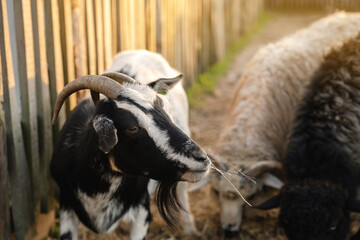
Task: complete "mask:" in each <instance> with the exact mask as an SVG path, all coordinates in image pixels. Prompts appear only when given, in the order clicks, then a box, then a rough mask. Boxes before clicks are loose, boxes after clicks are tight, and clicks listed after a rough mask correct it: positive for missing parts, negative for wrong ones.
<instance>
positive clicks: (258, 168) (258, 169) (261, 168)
mask: <svg viewBox="0 0 360 240" xmlns="http://www.w3.org/2000/svg"><path fill="white" fill-rule="evenodd" d="M270 170H282V165H281V163H280V162H277V161H270V160H269V161H267V160H266V161H261V162H258V163H256V164H254V165H253V166H251V167H250V168H248V169H247V170H246V171H245V173H246V174H247V175H249V176H252V177H257V176H259V175H260V174H262V173H265V172H268V171H270Z"/></svg>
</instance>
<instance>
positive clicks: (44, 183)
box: [31, 0, 53, 213]
mask: <svg viewBox="0 0 360 240" xmlns="http://www.w3.org/2000/svg"><path fill="white" fill-rule="evenodd" d="M31 13H32V19H33V36H34V56H35V57H34V61H35V62H34V63H35V79H36V89H37V94H36V95H37V110H38V126H39V155H40V166H39V181H40V183H41V184H39V189H40V198H41V212H43V213H47V212H49V210H50V209H51V208H52V205H53V204H52V196H53V189H52V182H51V180H50V174H49V163H50V159H51V154H52V149H53V144H52V131H51V105H50V104H51V101H50V92H49V76H48V71H47V60H46V49H45V48H44V47H42V46H45V44H46V40H45V22H44V0H33V1H31Z"/></svg>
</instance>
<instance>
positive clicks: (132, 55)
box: [105, 50, 197, 234]
mask: <svg viewBox="0 0 360 240" xmlns="http://www.w3.org/2000/svg"><path fill="white" fill-rule="evenodd" d="M105 72H121V73H124V74H126V75H128V76H131V77H133V78H134V79H136V80H137V81H138V82H140V83H142V84H145V85H152V83H155V85H153V86H152V88H153V89H154V90H155V91H157V90H158V89H159V88H161V87H164V86H159V85H157V84H159V83H160V84H164V83H166V81H158V80H159V79H164V78H172V77H174V76H178V75H179V74H180V73H179V72H178V71H177V70H175V69H174V68H172V67H171V66H170V65H169V63H168V62H167V61H166V60H165V59H164V57H162V56H161V55H160V54H158V53H154V52H150V51H147V50H128V51H123V52H121V53H119V54H117V55H116V56H115V57H114V60H113V64H112V65H111V66H110V67H109V68H108V69H107V70H106V71H105ZM169 84H172V82H170V81H169ZM169 87H170V88H169ZM166 88H169V90H168V91H167V92H166V94H165V97H166V98H167V99H168V100H169V102H170V104H171V108H172V109H171V111H172V114H173V118H174V122H175V124H176V125H177V126H178V127H179V128H180V129H181V130H182V131H183V132H184V133H186V135H188V136H189V137H190V136H191V132H190V128H189V103H188V99H187V96H186V92H185V90H184V88H183V85H182V81H179V82H175V85H174V86H168V87H166ZM164 93H165V92H164ZM186 185H187V184H186V183H185V182H180V183H179V184H178V195H179V200H180V202H181V204H182V205H183V207H184V210H185V211H181V215H182V221H183V224H182V225H183V230H184V233H185V234H194V233H197V229H196V227H195V223H194V218H193V216H192V215H191V211H190V204H189V200H188V194H187V192H186V191H185V189H186ZM155 186H156V183H155V182H154V181H153V180H151V181H150V184H149V192H150V193H152V192H153V191H154V188H155Z"/></svg>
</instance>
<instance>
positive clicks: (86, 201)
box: [77, 177, 123, 233]
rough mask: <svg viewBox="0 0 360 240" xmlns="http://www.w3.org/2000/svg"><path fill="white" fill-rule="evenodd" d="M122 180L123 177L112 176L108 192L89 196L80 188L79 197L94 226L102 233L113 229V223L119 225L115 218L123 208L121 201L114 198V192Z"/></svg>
mask: <svg viewBox="0 0 360 240" xmlns="http://www.w3.org/2000/svg"><path fill="white" fill-rule="evenodd" d="M121 180H122V178H121V177H112V178H110V179H109V183H110V187H109V190H108V192H105V193H98V194H95V195H92V196H89V195H87V194H86V193H85V192H82V191H81V189H78V192H77V197H78V199H79V200H80V202H81V203H82V205H83V207H84V209H85V211H86V212H87V214H88V216H89V218H90V220H91V222H92V223H93V225H94V227H95V228H96V230H97V231H98V232H100V233H103V232H109V231H111V230H112V228H113V226H112V225H114V224H115V226H116V225H117V221H115V219H118V218H119V217H118V216H119V215H120V214H121V211H122V210H123V206H122V204H121V201H120V200H119V199H117V198H113V195H114V193H115V192H116V190H117V189H118V187H119V186H120V184H121ZM114 221H115V222H114Z"/></svg>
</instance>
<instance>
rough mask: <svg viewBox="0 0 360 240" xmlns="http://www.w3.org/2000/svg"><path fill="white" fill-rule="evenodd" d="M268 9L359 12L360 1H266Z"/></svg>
mask: <svg viewBox="0 0 360 240" xmlns="http://www.w3.org/2000/svg"><path fill="white" fill-rule="evenodd" d="M265 7H266V9H271V10H276V9H325V10H328V11H333V10H336V9H339V10H347V11H359V10H360V0H265Z"/></svg>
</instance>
